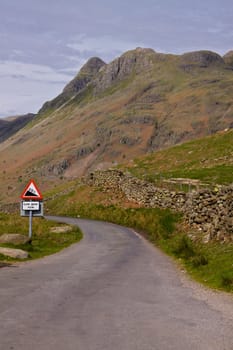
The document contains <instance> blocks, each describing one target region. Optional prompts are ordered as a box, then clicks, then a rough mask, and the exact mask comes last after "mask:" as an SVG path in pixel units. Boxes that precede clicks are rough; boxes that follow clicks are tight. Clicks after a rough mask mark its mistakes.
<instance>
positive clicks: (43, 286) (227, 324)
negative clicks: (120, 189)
mask: <svg viewBox="0 0 233 350" xmlns="http://www.w3.org/2000/svg"><path fill="white" fill-rule="evenodd" d="M50 219H54V220H58V221H62V222H66V223H70V224H74V225H78V226H79V227H80V228H81V229H82V230H83V232H84V234H85V235H84V239H83V240H82V241H81V242H80V243H78V244H74V245H72V246H71V247H69V248H67V249H65V250H63V251H62V252H60V253H58V254H55V255H53V256H49V257H46V258H43V259H40V260H36V261H32V262H26V263H22V264H20V265H16V266H15V267H6V268H2V269H0V350H8V349H11V350H12V349H15V350H29V349H30V350H32V349H33V350H53V349H54V350H55V349H56V350H157V349H158V350H215V349H216V350H233V298H231V297H226V300H225V299H224V298H225V296H224V295H222V294H217V296H215V297H216V299H215V301H216V303H220V304H221V303H222V300H223V299H224V300H225V301H224V302H225V304H224V305H225V306H227V312H226V313H225V312H223V311H221V308H220V307H215V305H214V303H212V306H211V304H210V303H209V300H208V298H207V300H201V298H197V297H196V296H195V293H194V290H193V288H192V287H189V286H188V285H184V284H183V283H182V281H181V278H180V275H181V274H180V272H179V271H177V269H176V268H175V267H174V266H173V263H172V262H171V261H170V259H169V258H167V257H166V256H164V254H163V253H161V252H160V251H159V250H157V249H156V248H154V247H153V246H151V245H150V244H149V243H147V242H146V241H145V240H144V239H142V238H140V237H139V236H137V235H136V234H135V233H134V232H133V231H132V230H130V229H127V228H123V227H119V226H117V225H113V224H107V223H103V222H96V221H89V220H81V219H71V218H55V217H53V218H52V217H50ZM210 298H212V297H211V293H210ZM218 306H219V305H218Z"/></svg>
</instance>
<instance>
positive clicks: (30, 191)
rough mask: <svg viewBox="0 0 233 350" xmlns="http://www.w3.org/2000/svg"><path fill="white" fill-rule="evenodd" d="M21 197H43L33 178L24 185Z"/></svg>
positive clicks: (36, 198)
mask: <svg viewBox="0 0 233 350" xmlns="http://www.w3.org/2000/svg"><path fill="white" fill-rule="evenodd" d="M21 198H22V199H35V200H38V199H43V197H42V194H41V193H40V190H39V188H38V187H37V186H36V183H35V181H34V180H30V182H29V183H28V184H27V186H26V187H25V189H24V191H23V193H22V194H21Z"/></svg>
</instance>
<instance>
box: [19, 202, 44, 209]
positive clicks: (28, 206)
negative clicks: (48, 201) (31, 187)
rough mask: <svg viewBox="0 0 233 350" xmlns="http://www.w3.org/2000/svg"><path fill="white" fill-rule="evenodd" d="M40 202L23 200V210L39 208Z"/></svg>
mask: <svg viewBox="0 0 233 350" xmlns="http://www.w3.org/2000/svg"><path fill="white" fill-rule="evenodd" d="M39 209H40V202H26V201H23V210H39Z"/></svg>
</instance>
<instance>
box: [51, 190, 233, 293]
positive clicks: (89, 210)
mask: <svg viewBox="0 0 233 350" xmlns="http://www.w3.org/2000/svg"><path fill="white" fill-rule="evenodd" d="M68 199H69V197H68V196H64V197H62V198H61V200H60V201H59V203H60V204H58V202H57V201H51V202H49V203H48V206H49V212H50V213H51V212H54V213H56V215H65V216H72V217H82V218H89V219H94V220H102V221H108V222H113V223H116V224H119V225H122V226H127V227H131V228H134V229H135V230H137V231H138V232H139V233H141V234H142V235H143V236H144V237H145V238H146V239H147V240H149V241H150V242H151V243H152V244H154V245H156V246H158V247H160V248H161V249H162V250H163V251H164V252H165V253H167V254H168V255H170V256H172V257H173V258H175V259H176V261H178V262H179V264H180V265H181V266H182V267H184V268H185V269H186V270H187V271H188V273H189V274H190V275H191V276H192V277H193V278H194V279H195V280H197V281H199V282H201V283H203V284H205V285H207V286H209V287H212V288H215V289H219V290H224V291H227V292H233V260H232V257H233V244H230V243H229V244H227V243H225V244H220V243H217V242H214V243H208V244H203V243H202V242H201V241H192V240H191V239H190V238H189V237H188V235H187V233H185V231H186V230H185V228H184V225H183V222H182V215H181V214H178V213H174V212H172V211H170V210H168V209H159V208H122V207H120V206H117V205H107V206H106V205H103V204H95V203H92V204H90V203H80V202H78V201H76V202H74V201H71V202H69V200H68ZM61 203H62V204H61Z"/></svg>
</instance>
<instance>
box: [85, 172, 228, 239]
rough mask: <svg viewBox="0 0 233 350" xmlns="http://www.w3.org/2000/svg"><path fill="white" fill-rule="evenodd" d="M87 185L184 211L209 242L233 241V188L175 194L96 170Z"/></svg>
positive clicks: (145, 205)
mask: <svg viewBox="0 0 233 350" xmlns="http://www.w3.org/2000/svg"><path fill="white" fill-rule="evenodd" d="M85 182H87V183H88V184H89V185H92V186H95V187H98V188H101V189H102V190H103V191H105V192H111V193H114V192H115V193H123V194H124V195H125V196H126V198H127V199H128V200H130V201H133V202H136V203H138V204H140V205H141V206H144V207H148V208H152V207H160V208H169V209H172V210H177V211H181V212H183V213H184V215H185V218H186V221H187V222H188V223H189V225H190V226H191V227H194V228H195V229H197V230H199V231H200V232H203V233H204V239H205V241H209V240H211V239H218V240H222V241H233V186H227V187H216V188H215V189H214V190H208V189H206V190H200V191H193V192H190V193H185V192H175V191H169V190H167V189H163V188H158V187H156V186H155V185H153V184H151V183H148V182H146V181H143V180H140V179H137V178H135V177H133V176H132V175H130V174H126V173H123V172H122V171H119V170H107V171H96V172H94V173H91V174H90V175H89V176H88V177H87V178H86V179H85Z"/></svg>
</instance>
